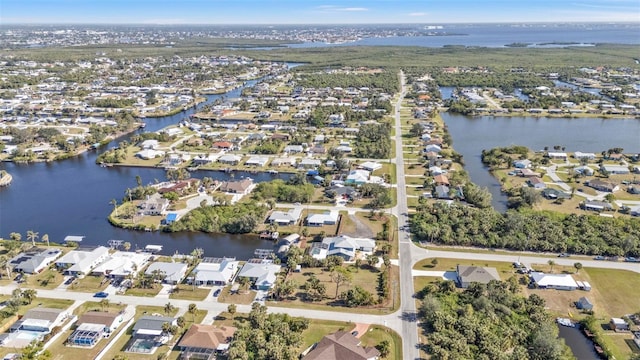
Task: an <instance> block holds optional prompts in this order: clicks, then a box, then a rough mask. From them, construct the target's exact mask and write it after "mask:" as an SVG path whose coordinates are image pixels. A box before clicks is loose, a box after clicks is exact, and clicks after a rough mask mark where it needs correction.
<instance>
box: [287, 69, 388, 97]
mask: <svg viewBox="0 0 640 360" xmlns="http://www.w3.org/2000/svg"><path fill="white" fill-rule="evenodd" d="M297 82H298V85H299V86H302V87H306V88H316V89H319V88H325V87H330V88H335V87H341V88H344V89H346V88H349V87H354V88H357V89H359V88H363V87H368V88H370V89H382V91H383V92H386V93H390V94H392V93H395V92H398V90H400V88H399V86H400V84H399V83H398V75H397V74H396V73H395V72H392V71H385V72H381V73H375V74H369V73H350V74H347V73H344V72H340V73H312V74H307V73H305V74H304V76H302V77H301V79H300V80H298V81H297Z"/></svg>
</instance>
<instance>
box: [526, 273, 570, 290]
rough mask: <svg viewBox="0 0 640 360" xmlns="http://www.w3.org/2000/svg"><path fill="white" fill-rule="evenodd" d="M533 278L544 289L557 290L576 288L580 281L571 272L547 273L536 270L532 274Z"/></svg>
mask: <svg viewBox="0 0 640 360" xmlns="http://www.w3.org/2000/svg"><path fill="white" fill-rule="evenodd" d="M531 280H532V281H533V282H534V283H535V284H536V285H537V286H538V287H539V288H543V289H557V290H576V289H578V283H576V281H575V280H574V279H573V277H572V276H571V275H569V274H545V273H541V272H534V273H532V274H531Z"/></svg>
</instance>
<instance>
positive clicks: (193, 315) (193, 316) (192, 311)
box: [189, 304, 198, 322]
mask: <svg viewBox="0 0 640 360" xmlns="http://www.w3.org/2000/svg"><path fill="white" fill-rule="evenodd" d="M197 311H198V306H197V305H196V304H189V314H191V321H192V322H195V321H196V312H197Z"/></svg>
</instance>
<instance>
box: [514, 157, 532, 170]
mask: <svg viewBox="0 0 640 360" xmlns="http://www.w3.org/2000/svg"><path fill="white" fill-rule="evenodd" d="M513 167H515V168H516V169H529V168H531V160H529V159H524V160H516V161H514V162H513Z"/></svg>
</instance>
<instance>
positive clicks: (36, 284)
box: [25, 269, 64, 290]
mask: <svg viewBox="0 0 640 360" xmlns="http://www.w3.org/2000/svg"><path fill="white" fill-rule="evenodd" d="M63 280H64V276H63V275H62V274H60V273H59V272H57V271H56V270H53V269H47V270H45V271H43V272H41V273H39V274H36V275H29V276H27V281H26V283H25V286H26V287H30V288H36V289H49V290H51V289H55V288H56V287H58V285H60V284H62V281H63Z"/></svg>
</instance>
